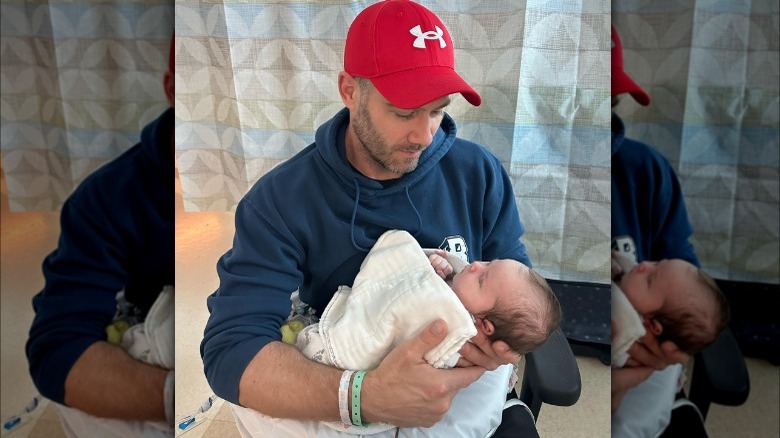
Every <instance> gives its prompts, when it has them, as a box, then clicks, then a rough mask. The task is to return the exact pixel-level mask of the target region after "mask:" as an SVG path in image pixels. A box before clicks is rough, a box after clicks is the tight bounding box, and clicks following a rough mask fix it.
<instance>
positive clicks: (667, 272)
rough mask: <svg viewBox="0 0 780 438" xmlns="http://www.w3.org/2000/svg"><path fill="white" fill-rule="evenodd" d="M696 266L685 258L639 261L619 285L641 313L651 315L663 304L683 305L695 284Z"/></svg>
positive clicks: (670, 305)
mask: <svg viewBox="0 0 780 438" xmlns="http://www.w3.org/2000/svg"><path fill="white" fill-rule="evenodd" d="M697 278H698V274H697V268H696V266H694V265H692V264H691V263H688V262H686V261H685V260H679V259H670V260H661V261H660V262H642V263H639V264H638V265H636V266H634V268H633V269H631V270H630V271H628V272H627V273H626V274H625V275H624V276H623V278H622V279H621V281H620V288H621V289H622V290H623V293H625V294H626V297H627V298H628V300H629V301H630V302H631V305H632V306H634V308H635V309H636V310H637V312H639V313H640V314H641V315H643V316H646V317H652V316H654V315H655V314H657V313H658V312H660V311H661V310H662V309H663V308H664V307H666V308H676V307H679V306H684V305H686V302H687V301H688V300H686V299H685V295H686V294H690V293H691V291H692V290H693V289H694V288H696V287H698V286H697Z"/></svg>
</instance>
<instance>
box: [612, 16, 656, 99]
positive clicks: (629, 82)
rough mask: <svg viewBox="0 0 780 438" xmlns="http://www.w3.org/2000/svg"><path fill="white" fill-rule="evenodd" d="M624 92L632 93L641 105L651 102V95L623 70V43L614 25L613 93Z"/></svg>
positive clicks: (615, 94)
mask: <svg viewBox="0 0 780 438" xmlns="http://www.w3.org/2000/svg"><path fill="white" fill-rule="evenodd" d="M623 93H629V94H631V97H633V98H634V100H636V101H637V102H639V104H640V105H644V106H647V105H649V104H650V96H648V95H647V93H645V90H643V89H642V87H640V86H639V85H637V83H636V82H634V80H633V79H631V77H630V76H628V75H627V74H626V72H625V71H623V44H622V43H621V42H620V36H618V33H617V31H616V30H615V26H612V95H613V96H617V95H618V94H623Z"/></svg>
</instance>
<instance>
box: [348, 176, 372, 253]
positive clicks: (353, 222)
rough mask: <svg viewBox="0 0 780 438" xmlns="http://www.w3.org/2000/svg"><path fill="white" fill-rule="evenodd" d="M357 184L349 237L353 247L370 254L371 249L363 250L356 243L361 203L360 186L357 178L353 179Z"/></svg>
mask: <svg viewBox="0 0 780 438" xmlns="http://www.w3.org/2000/svg"><path fill="white" fill-rule="evenodd" d="M352 182H354V183H355V206H354V207H352V220H351V221H350V222H349V237H350V238H351V239H352V247H353V248H355V249H356V250H358V251H363V252H368V251H369V248H363V247H362V246H360V245H358V243H357V242H356V241H355V217H356V216H357V209H358V204H359V203H360V185H359V184H358V180H357V178H352Z"/></svg>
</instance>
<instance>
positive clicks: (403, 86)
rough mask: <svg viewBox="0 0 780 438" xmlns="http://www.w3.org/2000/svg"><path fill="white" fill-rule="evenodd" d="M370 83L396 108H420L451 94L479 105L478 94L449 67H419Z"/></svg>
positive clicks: (480, 101) (372, 79)
mask: <svg viewBox="0 0 780 438" xmlns="http://www.w3.org/2000/svg"><path fill="white" fill-rule="evenodd" d="M369 79H371V83H372V84H374V87H376V89H377V90H379V92H380V93H382V96H384V97H385V99H387V100H388V101H389V102H390V103H392V104H393V105H395V106H397V107H398V108H404V109H411V108H419V107H421V106H423V105H426V104H428V103H431V102H433V101H434V100H436V99H439V98H441V97H444V96H448V95H450V94H454V93H460V94H462V95H463V97H464V98H465V99H466V101H468V102H469V103H470V104H472V105H474V106H479V105H480V104H481V103H482V98H481V97H480V95H479V93H477V92H476V91H474V89H473V88H471V86H470V85H469V84H468V83H466V81H465V80H463V78H462V77H460V75H459V74H458V73H456V72H455V70H453V69H451V68H449V67H442V66H431V67H420V68H415V69H410V70H404V71H400V72H397V73H391V74H387V75H384V76H379V77H374V78H369Z"/></svg>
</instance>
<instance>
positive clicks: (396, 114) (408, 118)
mask: <svg viewBox="0 0 780 438" xmlns="http://www.w3.org/2000/svg"><path fill="white" fill-rule="evenodd" d="M395 116H396V117H398V118H399V119H401V120H411V119H412V118H413V117H414V113H409V114H401V113H395Z"/></svg>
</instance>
